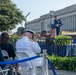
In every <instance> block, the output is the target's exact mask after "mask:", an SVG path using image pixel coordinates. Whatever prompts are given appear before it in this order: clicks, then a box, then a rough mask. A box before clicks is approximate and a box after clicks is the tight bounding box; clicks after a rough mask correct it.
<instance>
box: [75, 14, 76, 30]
mask: <svg viewBox="0 0 76 75" xmlns="http://www.w3.org/2000/svg"><path fill="white" fill-rule="evenodd" d="M75 30H76V14H75Z"/></svg>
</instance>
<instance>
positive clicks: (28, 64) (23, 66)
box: [16, 52, 36, 75]
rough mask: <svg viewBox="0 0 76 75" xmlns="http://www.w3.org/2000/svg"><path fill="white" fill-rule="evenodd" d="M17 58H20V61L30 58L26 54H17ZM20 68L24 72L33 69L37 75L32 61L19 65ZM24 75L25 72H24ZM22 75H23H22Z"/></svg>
mask: <svg viewBox="0 0 76 75" xmlns="http://www.w3.org/2000/svg"><path fill="white" fill-rule="evenodd" d="M16 56H17V57H18V59H19V60H20V59H25V58H29V55H28V54H27V53H25V52H16ZM19 65H20V68H21V69H22V71H24V70H25V68H33V69H34V73H35V74H36V68H35V67H34V65H33V64H32V61H31V60H30V61H26V62H22V63H19ZM22 74H23V72H22ZM22 74H21V75H22Z"/></svg>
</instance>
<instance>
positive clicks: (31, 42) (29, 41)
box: [16, 30, 43, 75]
mask: <svg viewBox="0 0 76 75" xmlns="http://www.w3.org/2000/svg"><path fill="white" fill-rule="evenodd" d="M33 35H34V32H33V31H32V30H26V32H25V33H24V36H23V37H22V38H21V39H19V40H18V41H17V42H16V51H17V52H25V53H27V54H28V55H29V57H33V56H37V53H40V52H41V48H40V46H39V45H38V43H37V42H36V40H35V38H34V36H33ZM32 63H33V65H34V66H35V67H37V66H39V67H43V58H42V57H40V58H37V59H34V60H32ZM29 70H30V73H31V75H36V74H35V73H34V69H33V68H30V69H29ZM41 70H42V68H41ZM41 75H43V73H42V74H41Z"/></svg>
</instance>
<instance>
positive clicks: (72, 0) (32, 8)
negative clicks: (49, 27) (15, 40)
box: [12, 0, 76, 21]
mask: <svg viewBox="0 0 76 75" xmlns="http://www.w3.org/2000/svg"><path fill="white" fill-rule="evenodd" d="M12 2H14V3H15V4H16V5H17V8H19V9H20V10H22V11H23V14H24V15H25V16H26V15H27V13H29V12H31V13H30V15H29V16H28V17H27V21H30V20H33V19H36V18H38V17H39V16H41V15H43V14H47V13H49V11H50V10H54V11H56V10H59V9H62V8H65V7H67V6H70V5H73V4H76V0H12Z"/></svg>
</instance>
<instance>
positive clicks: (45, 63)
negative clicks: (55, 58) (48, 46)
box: [43, 50, 48, 75]
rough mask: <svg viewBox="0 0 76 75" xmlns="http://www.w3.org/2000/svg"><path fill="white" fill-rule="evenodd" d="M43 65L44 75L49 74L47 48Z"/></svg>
mask: <svg viewBox="0 0 76 75" xmlns="http://www.w3.org/2000/svg"><path fill="white" fill-rule="evenodd" d="M43 66H44V71H43V75H48V60H47V53H46V50H43Z"/></svg>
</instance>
